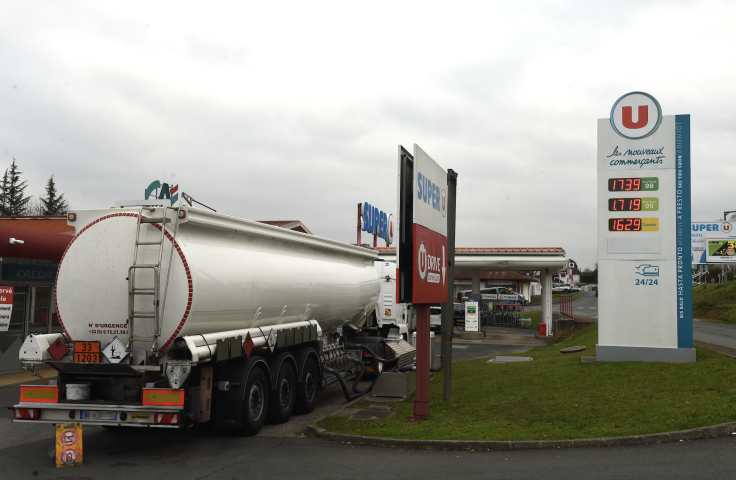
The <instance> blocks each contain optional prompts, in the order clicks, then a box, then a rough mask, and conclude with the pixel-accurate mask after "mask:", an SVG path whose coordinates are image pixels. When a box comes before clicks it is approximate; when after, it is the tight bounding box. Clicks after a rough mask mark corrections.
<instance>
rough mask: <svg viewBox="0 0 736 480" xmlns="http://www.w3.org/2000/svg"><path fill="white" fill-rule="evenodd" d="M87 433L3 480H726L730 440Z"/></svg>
mask: <svg viewBox="0 0 736 480" xmlns="http://www.w3.org/2000/svg"><path fill="white" fill-rule="evenodd" d="M141 433H142V432H140V431H136V430H133V431H129V430H122V431H106V430H101V429H99V430H85V432H84V437H83V441H84V445H85V447H84V465H82V466H79V467H69V468H65V469H63V470H59V469H55V468H53V466H52V458H51V455H50V453H51V452H52V451H53V447H52V446H51V444H50V442H49V441H48V440H44V441H36V442H31V443H28V444H25V445H23V446H18V447H13V448H8V449H4V450H2V451H0V463H1V464H2V466H3V467H2V468H3V478H8V479H37V478H40V479H50V478H59V477H67V478H68V477H75V478H80V477H81V478H91V479H110V480H116V479H125V480H129V479H131V478H134V479H150V478H155V479H157V480H168V479H171V480H189V479H192V480H194V479H209V480H215V479H259V478H268V479H280V478H288V479H294V478H310V479H311V478H326V479H338V478H351V479H363V478H365V479H376V478H400V479H413V478H418V479H434V478H457V477H460V476H462V478H467V479H476V478H478V479H481V478H482V479H488V478H503V479H530V478H544V479H545V480H557V479H559V480H568V479H586V480H587V479H622V478H626V479H640V478H641V479H668V480H670V479H673V478H709V479H721V478H723V479H726V478H727V479H731V478H733V476H734V473H733V463H734V459H735V456H734V451H736V436H727V437H718V438H711V439H705V440H697V441H691V442H680V443H668V444H658V445H640V446H632V447H604V448H577V449H550V450H521V451H508V452H504V451H491V452H455V451H426V450H407V449H391V448H374V447H359V446H358V447H356V446H354V445H346V444H340V443H332V442H325V441H323V440H320V439H316V438H293V437H286V438H284V437H267V436H258V437H251V438H241V437H233V436H229V435H222V434H220V433H218V432H212V431H196V430H195V431H189V432H179V431H173V430H149V431H146V432H145V434H144V435H142V434H141Z"/></svg>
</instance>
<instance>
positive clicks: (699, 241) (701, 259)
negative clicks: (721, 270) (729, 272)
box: [690, 220, 736, 264]
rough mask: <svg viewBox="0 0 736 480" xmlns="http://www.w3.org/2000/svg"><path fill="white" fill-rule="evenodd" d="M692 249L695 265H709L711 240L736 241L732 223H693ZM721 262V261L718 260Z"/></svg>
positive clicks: (691, 233)
mask: <svg viewBox="0 0 736 480" xmlns="http://www.w3.org/2000/svg"><path fill="white" fill-rule="evenodd" d="M691 225H692V226H691V232H690V235H691V237H692V238H691V240H690V248H691V249H692V261H693V263H694V264H701V263H708V262H710V261H711V260H707V257H708V248H707V240H708V239H710V238H713V239H715V238H733V239H734V240H736V232H734V228H733V225H732V224H731V223H730V222H723V221H721V220H714V221H712V222H692V224H691ZM717 261H720V260H717Z"/></svg>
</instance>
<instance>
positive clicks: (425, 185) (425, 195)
mask: <svg viewBox="0 0 736 480" xmlns="http://www.w3.org/2000/svg"><path fill="white" fill-rule="evenodd" d="M417 198H418V199H419V200H422V201H423V202H424V203H426V204H429V205H430V206H431V207H432V208H433V209H435V210H437V211H438V212H440V213H442V216H443V217H444V216H445V215H447V193H445V190H444V189H442V190H440V187H438V186H437V185H435V184H434V183H432V181H431V180H430V179H428V178H427V177H425V176H424V175H422V172H418V173H417Z"/></svg>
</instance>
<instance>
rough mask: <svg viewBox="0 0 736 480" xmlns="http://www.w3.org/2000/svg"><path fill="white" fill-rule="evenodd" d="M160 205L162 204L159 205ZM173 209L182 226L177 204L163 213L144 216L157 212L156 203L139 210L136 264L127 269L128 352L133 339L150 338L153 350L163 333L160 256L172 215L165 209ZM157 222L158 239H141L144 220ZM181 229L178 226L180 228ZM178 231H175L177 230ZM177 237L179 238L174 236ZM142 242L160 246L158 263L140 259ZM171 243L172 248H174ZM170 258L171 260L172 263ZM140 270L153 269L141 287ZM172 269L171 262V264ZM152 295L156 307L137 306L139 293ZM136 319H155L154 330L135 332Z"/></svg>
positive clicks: (134, 262)
mask: <svg viewBox="0 0 736 480" xmlns="http://www.w3.org/2000/svg"><path fill="white" fill-rule="evenodd" d="M159 208H161V207H159ZM169 209H171V210H173V211H174V212H176V215H175V218H176V226H177V227H178V226H179V215H178V210H179V208H178V207H164V208H162V211H161V217H149V218H146V217H144V216H143V211H144V210H150V211H151V212H154V213H155V210H156V208H154V207H141V209H140V211H139V212H138V224H137V226H136V233H135V248H134V249H133V265H132V266H131V267H130V268H129V269H128V325H129V328H130V331H129V335H128V345H127V346H126V347H125V351H126V352H132V350H133V345H134V342H151V343H152V345H151V352H154V351H155V350H156V346H157V344H158V338H159V336H161V318H160V316H159V290H160V283H161V258H162V256H163V250H164V239H165V238H166V224H167V223H171V219H170V218H167V217H166V212H167V211H168V210H169ZM145 223H154V224H156V223H158V224H160V225H161V236H160V237H159V239H158V241H141V224H145ZM177 230H178V228H177ZM175 235H176V233H175ZM174 240H176V239H174ZM141 246H158V262H157V263H138V248H139V247H141ZM173 248H174V247H173V245H172V249H173ZM170 263H171V262H169V264H170ZM138 270H151V271H152V273H153V284H152V285H151V284H147V285H145V286H142V287H136V284H135V274H136V272H137V271H138ZM169 270H171V265H169ZM149 295H150V296H153V302H152V304H153V310H144V311H138V310H136V309H135V299H136V297H138V296H149ZM136 320H152V323H153V329H152V330H153V333H152V334H144V335H138V334H137V333H136Z"/></svg>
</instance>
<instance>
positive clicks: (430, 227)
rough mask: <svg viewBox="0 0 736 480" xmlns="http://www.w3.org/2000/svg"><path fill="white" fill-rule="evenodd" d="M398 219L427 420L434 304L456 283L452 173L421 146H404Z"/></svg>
mask: <svg viewBox="0 0 736 480" xmlns="http://www.w3.org/2000/svg"><path fill="white" fill-rule="evenodd" d="M407 177H409V178H411V179H412V185H411V186H409V185H408V184H407V180H408V179H409V178H407ZM409 215H411V219H409V218H407V217H408V216H409ZM397 216H398V219H397V221H398V223H399V226H400V228H399V237H400V238H399V245H398V248H397V256H396V260H397V262H398V268H399V282H397V283H399V298H400V300H401V301H402V302H412V303H414V304H415V306H416V312H417V394H416V399H415V400H414V417H415V418H423V417H426V416H428V415H429V368H430V362H429V355H428V354H427V352H428V351H429V350H430V344H429V341H430V340H429V305H430V304H432V303H445V302H447V301H448V288H447V282H448V281H452V280H451V279H448V278H447V172H445V170H443V169H442V167H440V166H439V165H438V164H437V162H435V161H434V160H432V158H431V157H430V156H429V155H427V154H426V153H425V152H424V151H423V150H422V149H421V148H419V146H418V145H416V144H415V145H414V155H413V157H412V156H411V155H409V153H408V152H407V151H406V150H404V148H403V147H401V146H400V147H399V212H398V213H397ZM407 230H408V231H407Z"/></svg>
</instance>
